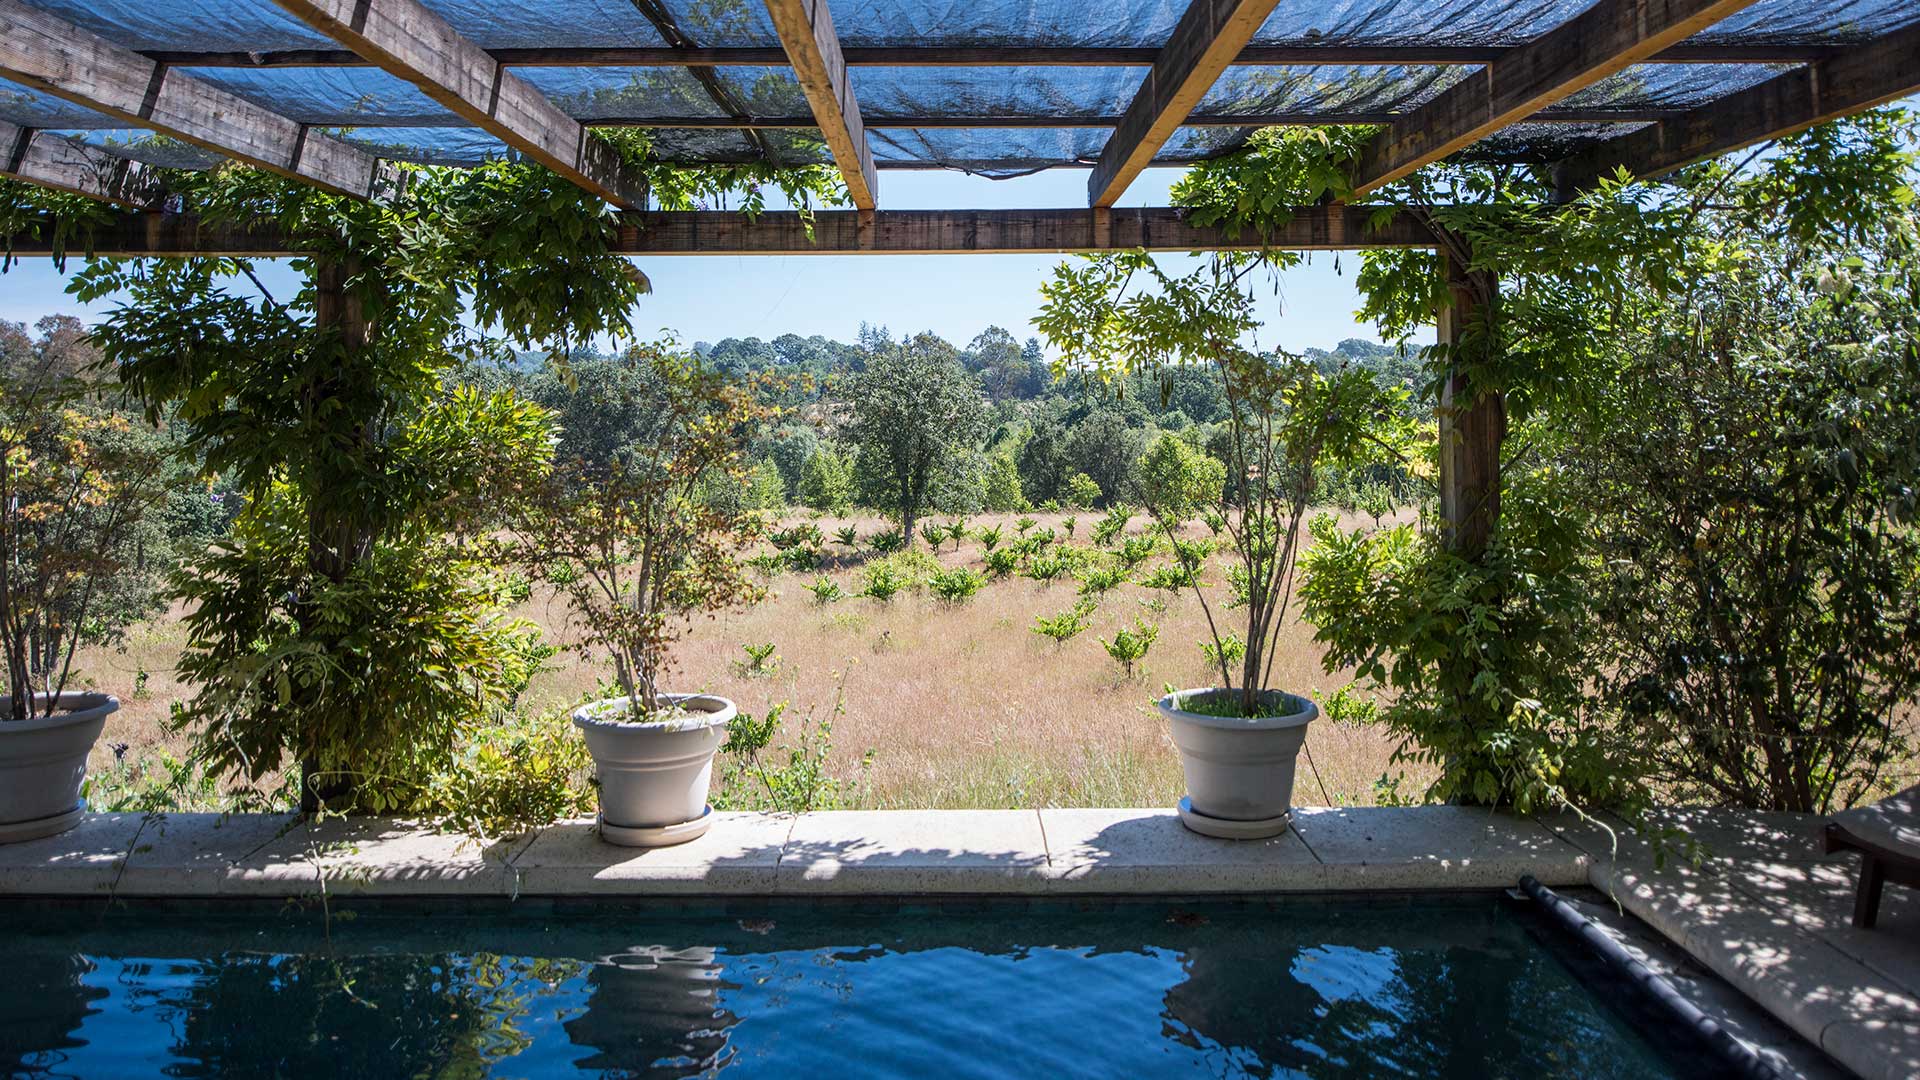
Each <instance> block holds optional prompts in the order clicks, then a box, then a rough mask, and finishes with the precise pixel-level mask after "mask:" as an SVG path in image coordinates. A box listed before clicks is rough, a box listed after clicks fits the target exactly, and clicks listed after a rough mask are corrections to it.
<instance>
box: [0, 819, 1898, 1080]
mask: <svg viewBox="0 0 1920 1080" xmlns="http://www.w3.org/2000/svg"><path fill="white" fill-rule="evenodd" d="M1654 820H1655V822H1656V824H1657V825H1658V826H1659V828H1660V829H1661V830H1663V831H1665V832H1666V833H1668V834H1669V835H1670V837H1675V838H1684V837H1691V838H1692V839H1694V840H1697V841H1698V842H1699V843H1700V844H1701V845H1702V848H1703V851H1704V855H1705V857H1704V858H1702V859H1701V860H1700V861H1698V862H1690V861H1688V860H1687V859H1684V858H1680V857H1677V856H1675V855H1673V854H1671V853H1670V852H1663V851H1662V850H1661V849H1658V848H1657V847H1656V845H1655V843H1654V842H1653V840H1652V839H1651V838H1649V837H1646V836H1641V835H1638V834H1636V833H1635V832H1634V831H1633V830H1632V829H1631V828H1629V827H1627V826H1626V825H1625V824H1624V823H1622V822H1619V821H1616V820H1613V819H1609V818H1606V817H1604V816H1603V817H1600V818H1597V819H1591V818H1581V817H1578V816H1576V815H1570V814H1569V815H1558V816H1550V817H1542V818H1535V819H1528V818H1520V817H1516V816H1513V815H1509V814H1504V813H1496V812H1490V811H1487V810H1484V809H1474V808H1466V807H1448V806H1425V807H1378V808H1350V809H1325V808H1306V807H1302V808H1299V809H1296V810H1295V812H1294V826H1295V827H1294V829H1293V831H1291V832H1289V833H1287V834H1286V835H1284V836H1280V837H1276V838H1274V839H1272V840H1265V841H1253V842H1245V841H1238V842H1237V841H1228V840H1215V839H1211V838H1208V837H1203V836H1198V835H1196V834H1194V833H1191V832H1188V831H1187V830H1186V829H1185V828H1183V827H1182V826H1181V825H1180V823H1179V818H1178V816H1177V815H1176V814H1175V813H1174V812H1173V811H1172V810H1171V809H1126V810H1038V811H1035V810H931V811H909V810H896V811H829V812H821V813H810V814H800V815H788V814H757V813H721V814H718V815H717V816H716V820H715V823H714V825H713V828H712V830H711V831H710V832H709V833H708V834H707V835H706V836H704V837H702V838H700V839H698V840H695V841H693V842H691V843H688V844H684V845H681V846H679V847H673V848H660V849H653V850H640V849H632V848H619V847H614V846H612V845H609V844H605V843H602V842H600V840H599V839H598V838H597V836H596V834H595V831H594V827H593V823H592V822H591V821H569V822H561V823H559V824H556V825H552V826H548V827H546V828H543V829H539V830H536V831H535V832H533V833H530V834H528V835H525V836H520V837H515V838H511V839H504V840H478V839H473V838H468V837H463V836H455V835H447V834H441V833H435V832H433V831H432V830H430V829H428V828H426V827H423V826H421V825H418V824H416V823H411V822H407V821H402V820H394V819H380V818H373V819H358V820H344V821H343V820H332V821H322V822H317V823H308V822H303V821H301V820H299V819H297V818H295V817H292V816H289V815H232V816H225V817H223V816H220V815H214V814H148V815H141V814H91V815H88V816H87V817H86V819H85V820H84V821H83V822H82V823H81V825H80V826H79V827H78V828H76V829H74V830H73V831H72V832H69V833H65V834H63V835H61V836H56V837H48V838H46V839H43V840H35V841H30V842H28V843H24V844H14V845H7V846H0V897H40V898H66V899H79V898H107V897H114V898H123V899H135V898H189V899H191V898H220V897H231V898H242V899H245V898H252V899H275V898H310V897H314V896H316V895H318V894H319V893H320V892H321V891H322V889H323V888H324V890H325V892H326V893H327V894H328V895H329V896H332V897H339V898H387V897H422V898H426V897H460V898H495V899H498V900H501V901H510V900H513V899H517V898H523V897H525V898H534V897H550V898H558V899H564V898H569V897H579V898H594V899H600V900H613V901H616V902H617V901H618V900H620V899H621V898H629V899H636V900H638V899H645V898H648V897H683V898H685V897H742V898H748V897H809V896H812V897H830V896H841V897H914V896H980V897H991V896H1015V897H1042V898H1044V897H1048V896H1060V897H1072V896H1095V895H1109V896H1125V895H1141V896H1198V895H1232V894H1275V893H1342V892H1344V893H1355V892H1404V891H1419V890H1473V889H1500V888H1508V887H1511V886H1512V885H1514V884H1515V883H1516V882H1517V881H1518V880H1519V879H1520V877H1521V876H1522V875H1525V874H1531V875H1532V876H1534V877H1535V878H1538V879H1539V880H1540V881H1541V882H1543V883H1545V884H1547V885H1549V886H1555V887H1574V888H1578V887H1583V886H1588V885H1591V886H1593V887H1595V888H1597V889H1599V890H1600V891H1601V892H1603V893H1605V894H1607V895H1608V896H1610V897H1611V898H1612V899H1613V900H1614V902H1616V903H1617V904H1619V905H1620V907H1621V909H1622V910H1624V911H1625V912H1627V913H1630V914H1632V915H1634V916H1637V917H1638V918H1639V919H1641V920H1643V921H1644V922H1645V923H1646V924H1648V925H1650V926H1651V927H1652V928H1653V929H1655V930H1657V931H1658V932H1659V933H1660V934H1662V935H1664V937H1665V938H1666V939H1668V940H1669V941H1670V942H1671V943H1672V944H1674V945H1675V946H1677V947H1679V948H1680V949H1682V950H1684V951H1685V953H1687V954H1688V955H1690V956H1691V957H1692V958H1693V960H1694V961H1696V962H1697V963H1699V964H1700V965H1702V966H1703V967H1704V968H1706V969H1708V970H1710V971H1711V972H1713V973H1714V974H1715V975H1717V976H1719V977H1720V978H1722V979H1724V980H1726V982H1727V983H1730V984H1732V986H1734V987H1735V988H1737V989H1738V990H1739V991H1740V992H1741V993H1743V994H1745V995H1746V996H1747V997H1748V998H1750V999H1752V1000H1753V1001H1754V1002H1755V1003H1757V1004H1758V1005H1760V1006H1761V1007H1762V1008H1764V1009H1765V1010H1766V1011H1767V1012H1769V1013H1771V1014H1772V1015H1773V1016H1774V1017H1775V1018H1777V1019H1778V1020H1779V1021H1780V1022H1781V1023H1783V1024H1785V1025H1786V1026H1787V1027H1789V1028H1791V1029H1792V1030H1793V1031H1795V1032H1797V1033H1798V1034H1799V1035H1800V1036H1801V1037H1803V1038H1805V1039H1806V1040H1807V1041H1808V1042H1810V1043H1811V1044H1813V1045H1814V1046H1817V1047H1820V1048H1821V1049H1823V1050H1825V1051H1826V1053H1827V1054H1829V1055H1831V1057H1832V1058H1833V1059H1834V1060H1836V1061H1838V1062H1840V1063H1841V1064H1843V1065H1845V1066H1846V1067H1847V1068H1849V1069H1852V1070H1854V1071H1855V1072H1857V1073H1859V1074H1861V1075H1863V1076H1869V1077H1907V1076H1916V1075H1920V902H1916V901H1915V899H1914V898H1913V896H1912V895H1911V893H1910V891H1909V890H1906V889H1903V888H1898V887H1895V888H1890V889H1889V890H1888V892H1887V897H1886V902H1885V903H1884V905H1883V907H1882V911H1881V928H1880V929H1878V930H1872V931H1862V930H1856V929H1854V928H1853V927H1852V926H1851V925H1850V924H1849V915H1850V913H1851V910H1852V889H1853V881H1854V875H1855V873H1856V872H1857V868H1858V863H1857V857H1855V856H1852V855H1846V854H1842V855H1835V856H1825V855H1822V854H1820V853H1819V852H1818V850H1817V847H1816V844H1815V840H1814V836H1815V827H1816V823H1817V819H1815V818H1813V817H1811V816H1808V815H1795V814H1761V813H1743V812H1738V811H1683V810H1674V811H1665V812H1662V813H1660V814H1659V815H1656V817H1655V819H1654ZM1794 1071H1798V1070H1794Z"/></svg>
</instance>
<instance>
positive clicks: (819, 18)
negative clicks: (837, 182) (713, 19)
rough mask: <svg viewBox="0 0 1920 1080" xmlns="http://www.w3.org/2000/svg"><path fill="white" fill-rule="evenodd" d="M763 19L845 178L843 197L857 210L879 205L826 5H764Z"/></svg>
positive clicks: (786, 1)
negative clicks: (774, 34) (768, 20)
mask: <svg viewBox="0 0 1920 1080" xmlns="http://www.w3.org/2000/svg"><path fill="white" fill-rule="evenodd" d="M766 3H767V14H768V15H769V16H771V17H772V19H773V28H774V30H775V32H777V33H778V34H779V35H780V44H781V46H782V47H783V48H784V49H786V53H787V59H788V62H789V63H791V64H792V65H793V74H794V77H795V78H796V79H798V80H799V82H800V89H801V90H803V91H805V92H806V95H807V104H808V106H810V107H811V108H812V109H813V118H814V119H815V120H817V121H818V122H819V126H820V134H821V137H823V138H824V139H826V141H827V148H828V149H830V150H831V151H833V160H834V162H835V163H836V164H838V165H839V166H840V175H841V176H842V177H844V178H845V179H846V182H847V193H848V195H849V196H850V197H851V198H852V200H853V205H854V206H855V207H856V208H857V209H860V210H872V209H873V208H874V207H875V206H876V205H877V200H878V192H879V190H880V184H879V176H878V175H877V174H876V173H875V172H874V169H873V148H872V147H871V146H869V145H868V144H867V132H866V128H865V127H864V126H863V125H862V124H861V122H860V103H859V102H858V101H856V100H854V96H853V81H852V79H850V78H849V77H848V75H847V64H846V61H845V59H843V58H842V56H841V54H840V36H839V35H838V34H836V33H834V30H833V15H832V13H831V12H829V11H828V10H827V0H766Z"/></svg>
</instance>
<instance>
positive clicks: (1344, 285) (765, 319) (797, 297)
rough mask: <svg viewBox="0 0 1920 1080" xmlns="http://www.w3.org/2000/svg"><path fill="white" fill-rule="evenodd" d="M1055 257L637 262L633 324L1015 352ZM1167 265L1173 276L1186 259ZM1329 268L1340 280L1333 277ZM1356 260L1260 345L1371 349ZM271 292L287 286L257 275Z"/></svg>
mask: <svg viewBox="0 0 1920 1080" xmlns="http://www.w3.org/2000/svg"><path fill="white" fill-rule="evenodd" d="M1178 175H1179V172H1178V170H1174V169H1151V170H1148V171H1147V172H1146V173H1145V174H1144V175H1142V176H1141V177H1140V179H1139V180H1137V181H1135V182H1134V185H1133V187H1132V189H1131V190H1130V191H1129V192H1128V194H1127V198H1126V199H1125V200H1123V205H1129V206H1143V205H1144V206H1165V205H1166V204H1167V188H1168V186H1169V185H1170V184H1171V183H1172V182H1173V180H1174V179H1175V178H1176V177H1178ZM1086 183H1087V173H1086V170H1084V169H1056V170H1051V171H1048V172H1042V173H1039V174H1036V175H1033V176H1028V177H1022V178H1019V179H1015V180H999V181H995V180H985V179H981V178H979V177H971V176H966V175H963V174H960V173H953V172H920V171H897V170H893V171H883V172H882V173H881V175H880V203H881V205H882V206H885V207H888V208H893V209H902V210H907V209H952V208H968V209H996V208H1008V209H1020V208H1027V209H1040V208H1048V207H1083V206H1085V205H1086V200H1087V188H1086ZM1060 258H1061V257H1060V256H1057V255H924V256H922V255H886V256H878V255H807V256H779V257H774V256H702V257H687V256H675V257H659V258H645V257H642V258H638V259H636V260H635V261H636V262H637V263H638V264H639V266H640V268H641V269H642V270H644V271H646V273H647V276H648V277H649V278H651V279H652V281H653V286H654V294H653V296H651V297H649V298H648V299H647V300H645V301H643V303H642V306H641V308H640V310H639V311H637V312H636V313H635V316H634V327H635V329H636V331H638V332H639V333H641V334H642V335H649V336H650V335H653V334H654V333H656V332H657V331H660V330H672V331H674V332H675V333H677V334H678V336H679V337H680V339H681V340H682V341H685V342H689V343H691V342H694V341H718V340H720V339H721V338H725V337H760V338H773V337H777V336H778V335H780V334H783V333H789V332H791V333H796V334H800V335H802V336H807V335H812V334H821V335H824V336H826V337H830V338H836V339H838V340H841V341H852V340H853V338H854V336H855V334H856V333H857V332H858V331H859V328H860V324H861V322H863V321H865V322H870V323H876V324H880V325H884V326H886V327H888V328H889V329H891V330H892V331H894V332H895V333H896V334H900V333H913V332H918V331H921V330H932V331H933V332H934V333H937V334H939V335H941V336H942V337H945V338H947V339H948V340H950V341H952V342H954V343H956V344H959V345H965V344H966V343H967V342H968V341H969V340H971V339H972V337H973V336H974V335H975V334H977V333H979V332H980V331H981V330H983V329H985V328H986V327H987V326H988V325H990V324H998V325H1000V326H1003V327H1006V328H1007V329H1009V330H1011V331H1012V332H1013V333H1014V335H1015V336H1016V337H1020V338H1022V339H1024V338H1026V337H1028V336H1029V335H1031V334H1032V330H1031V328H1030V327H1029V325H1028V320H1029V319H1030V318H1031V317H1032V316H1033V315H1034V313H1035V312H1036V311H1037V310H1038V309H1039V305H1040V283H1041V282H1042V281H1044V280H1046V278H1047V276H1048V275H1049V273H1051V271H1052V269H1053V267H1054V266H1055V265H1056V264H1057V263H1058V262H1059V261H1060ZM1169 261H1170V262H1173V263H1176V264H1177V263H1182V262H1184V261H1185V257H1183V256H1172V257H1170V260H1169ZM1336 263H1337V264H1338V269H1339V270H1340V271H1344V273H1341V272H1337V271H1336ZM1357 268H1358V258H1357V256H1355V255H1353V254H1351V253H1345V254H1342V255H1341V256H1340V258H1338V259H1336V258H1335V257H1334V253H1331V252H1320V253H1316V254H1315V256H1314V258H1313V260H1312V262H1311V263H1310V264H1309V265H1307V266H1304V267H1301V268H1299V269H1297V270H1294V271H1290V272H1289V273H1288V274H1287V275H1286V276H1285V277H1284V278H1283V280H1282V282H1281V288H1280V293H1279V295H1278V296H1277V297H1275V298H1274V299H1273V301H1272V303H1271V304H1270V305H1269V306H1268V317H1267V325H1266V327H1265V329H1264V330H1263V332H1262V333H1261V335H1260V338H1261V341H1260V344H1262V345H1264V346H1268V347H1272V346H1280V347H1284V348H1288V349H1302V348H1306V347H1309V346H1319V347H1323V348H1330V347H1332V346H1333V345H1334V344H1335V343H1337V342H1339V341H1340V340H1341V339H1343V338H1349V337H1363V338H1369V339H1374V338H1377V337H1378V335H1377V334H1376V332H1375V331H1374V330H1373V328H1372V327H1371V326H1365V325H1359V324H1356V323H1355V322H1354V320H1353V312H1354V310H1355V309H1356V308H1357V307H1359V298H1358V296H1357V295H1356V294H1355V293H1354V290H1353V285H1352V281H1353V272H1354V271H1355V270H1356V269H1357ZM263 277H265V278H266V279H267V281H268V286H269V288H276V291H277V287H278V286H279V285H280V284H282V283H284V282H285V281H287V280H289V279H290V277H291V275H283V274H276V273H271V272H269V273H267V274H264V275H263ZM65 288H66V280H65V277H64V275H61V274H58V273H56V272H55V271H54V269H53V267H52V265H51V264H50V263H49V262H48V261H47V260H44V259H27V260H24V261H23V262H21V263H18V264H16V265H15V266H14V267H13V268H12V269H11V270H9V271H8V272H7V273H6V274H5V275H4V276H0V319H9V320H12V321H16V322H26V323H28V324H31V323H32V322H33V321H34V320H35V319H37V318H39V317H40V316H42V315H46V314H50V313H54V312H65V313H70V314H74V315H78V316H80V317H81V318H83V319H86V318H88V317H89V316H93V315H98V314H100V313H102V312H104V311H105V310H107V309H108V308H110V307H111V304H94V305H91V306H89V305H84V304H81V303H80V302H79V301H77V300H75V299H74V298H73V297H71V296H68V295H66V293H65Z"/></svg>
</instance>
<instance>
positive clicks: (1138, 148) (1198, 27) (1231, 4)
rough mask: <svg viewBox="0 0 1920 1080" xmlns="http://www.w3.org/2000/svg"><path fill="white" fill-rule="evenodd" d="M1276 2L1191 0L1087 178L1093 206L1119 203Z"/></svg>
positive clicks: (1261, 0) (1243, 46)
mask: <svg viewBox="0 0 1920 1080" xmlns="http://www.w3.org/2000/svg"><path fill="white" fill-rule="evenodd" d="M1276 2H1277V0H1193V2H1192V3H1191V4H1189V5H1188V6H1187V10H1186V13H1185V14H1183V15H1181V16H1180V22H1179V23H1178V24H1176V25H1175V26H1174V28H1173V36H1172V37H1171V38H1169V39H1168V40H1167V44H1166V47H1165V48H1162V49H1161V50H1160V55H1159V56H1158V57H1157V58H1155V60H1154V62H1153V70H1151V71H1149V72H1148V73H1147V78H1146V81H1145V82H1143V83H1141V84H1140V89H1139V90H1138V91H1137V92H1135V94H1134V96H1133V102H1132V104H1130V105H1128V106H1127V113H1126V116H1125V117H1123V118H1122V119H1121V121H1120V126H1119V127H1117V128H1115V129H1114V132H1113V137H1112V138H1110V139H1108V140H1107V145H1106V147H1105V149H1103V150H1101V151H1100V160H1099V162H1098V163H1097V164H1095V165H1094V167H1093V175H1092V176H1091V177H1089V178H1088V179H1087V195H1088V198H1089V200H1090V201H1091V202H1092V204H1093V205H1094V206H1098V207H1108V206H1112V205H1113V204H1114V203H1115V202H1118V201H1119V199H1120V196H1121V195H1122V194H1123V193H1125V192H1126V190H1127V185H1128V184H1131V183H1133V178H1134V177H1136V176H1139V175H1140V172H1141V170H1143V169H1145V168H1146V167H1147V166H1148V165H1149V164H1150V163H1151V162H1152V161H1153V156H1154V155H1155V154H1157V153H1159V152H1160V148H1161V147H1162V146H1165V145H1166V143H1167V140H1168V139H1170V138H1172V137H1173V133H1174V131H1175V130H1176V129H1178V128H1179V127H1180V125H1181V123H1183V122H1184V121H1185V120H1186V118H1187V115H1188V114H1189V113H1191V112H1193V110H1194V107H1195V106H1197V105H1199V104H1200V99H1201V98H1204V97H1206V96H1207V91H1208V90H1210V89H1212V88H1213V84H1214V82H1215V81H1217V80H1218V79H1219V78H1220V73H1221V72H1223V71H1225V70H1226V69H1227V65H1228V64H1230V63H1232V62H1233V58H1234V57H1235V56H1238V55H1239V54H1240V50H1241V49H1244V48H1245V47H1246V45H1247V42H1248V41H1250V40H1252V38H1253V35H1254V33H1255V32H1257V31H1258V30H1259V29H1260V24H1261V23H1263V22H1265V21H1266V19H1267V16H1268V15H1269V14H1271V13H1272V11H1273V8H1274V5H1275V3H1276Z"/></svg>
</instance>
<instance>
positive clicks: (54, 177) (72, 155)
mask: <svg viewBox="0 0 1920 1080" xmlns="http://www.w3.org/2000/svg"><path fill="white" fill-rule="evenodd" d="M0 176H5V177H8V178H10V179H13V180H24V181H26V182H27V183H30V184H38V185H40V186H41V187H46V188H53V189H55V190H58V191H66V192H71V193H73V194H75V195H85V196H87V197H88V198H90V199H99V200H101V201H102V202H110V203H118V204H119V205H121V206H128V207H133V208H134V209H142V208H145V207H148V206H152V205H154V204H155V203H157V202H159V201H160V199H161V198H162V197H163V196H164V195H165V188H164V186H163V185H162V184H161V183H160V180H159V178H158V176H156V175H155V173H154V170H152V169H150V168H148V167H147V166H145V165H142V164H140V163H139V162H137V161H128V160H127V159H126V158H122V157H115V156H114V155H112V154H109V153H107V152H106V151H104V150H98V149H95V148H94V147H91V146H88V145H86V144H85V143H81V142H76V141H74V140H72V139H68V138H64V137H62V136H59V135H54V134H52V133H50V132H45V131H35V130H34V129H32V128H25V127H21V126H19V125H18V124H9V123H7V122H5V121H3V120H0Z"/></svg>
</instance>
